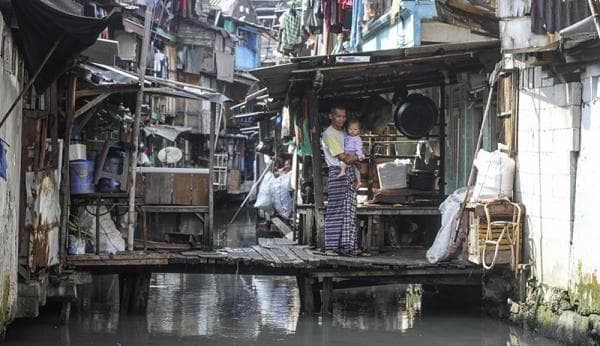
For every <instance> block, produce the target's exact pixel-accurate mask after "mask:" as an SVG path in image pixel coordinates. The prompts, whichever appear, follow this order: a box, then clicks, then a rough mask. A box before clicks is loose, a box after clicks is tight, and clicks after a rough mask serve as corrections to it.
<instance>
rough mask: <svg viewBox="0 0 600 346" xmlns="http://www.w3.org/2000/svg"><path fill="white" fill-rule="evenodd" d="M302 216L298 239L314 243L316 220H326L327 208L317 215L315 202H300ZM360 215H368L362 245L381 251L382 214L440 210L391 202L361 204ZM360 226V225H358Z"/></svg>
mask: <svg viewBox="0 0 600 346" xmlns="http://www.w3.org/2000/svg"><path fill="white" fill-rule="evenodd" d="M297 210H298V214H299V216H300V227H299V230H300V231H301V232H300V233H299V234H298V241H299V242H300V243H301V244H313V243H314V239H313V228H314V226H315V220H316V219H317V217H318V220H319V222H324V220H325V210H326V208H325V207H324V208H319V215H318V216H317V217H315V215H314V212H315V207H314V205H313V204H299V205H298V207H297ZM356 214H357V216H358V217H361V216H362V217H366V219H367V228H366V232H364V234H362V235H361V236H362V237H361V238H362V239H361V240H362V241H361V242H360V244H361V247H362V249H363V250H365V251H379V250H380V249H381V248H382V247H383V244H384V232H383V230H381V229H378V227H377V225H378V224H380V218H381V217H382V216H431V217H439V216H440V210H439V208H438V207H435V206H393V205H390V204H359V205H358V206H357V208H356ZM357 226H358V225H357ZM322 238H323V235H322V234H318V235H317V243H318V244H323V241H324V240H323V239H322Z"/></svg>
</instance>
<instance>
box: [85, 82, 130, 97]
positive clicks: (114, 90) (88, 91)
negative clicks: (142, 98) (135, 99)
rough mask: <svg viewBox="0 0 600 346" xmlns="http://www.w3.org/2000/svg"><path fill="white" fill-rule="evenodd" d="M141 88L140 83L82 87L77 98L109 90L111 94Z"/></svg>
mask: <svg viewBox="0 0 600 346" xmlns="http://www.w3.org/2000/svg"><path fill="white" fill-rule="evenodd" d="M138 90H140V87H139V86H138V85H132V86H123V87H100V88H92V89H80V90H77V93H76V96H75V97H76V98H80V97H86V96H97V95H101V94H104V93H106V92H109V93H111V94H125V93H134V92H137V91H138Z"/></svg>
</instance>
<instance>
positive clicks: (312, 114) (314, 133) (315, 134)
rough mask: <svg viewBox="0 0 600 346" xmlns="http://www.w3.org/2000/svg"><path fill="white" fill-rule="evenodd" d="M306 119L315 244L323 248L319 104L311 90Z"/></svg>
mask: <svg viewBox="0 0 600 346" xmlns="http://www.w3.org/2000/svg"><path fill="white" fill-rule="evenodd" d="M307 97H308V119H309V122H310V134H311V141H310V142H311V145H312V169H313V191H314V196H315V215H314V217H315V224H316V226H317V227H316V228H317V246H318V247H320V248H322V249H323V248H325V242H324V236H323V230H324V227H323V226H324V225H323V223H322V222H320V221H321V217H320V215H319V209H320V208H323V206H324V205H325V203H324V199H323V179H322V178H323V177H322V174H321V145H320V143H321V126H320V125H319V104H318V102H317V96H316V95H315V94H314V92H313V91H309V92H308V96H307Z"/></svg>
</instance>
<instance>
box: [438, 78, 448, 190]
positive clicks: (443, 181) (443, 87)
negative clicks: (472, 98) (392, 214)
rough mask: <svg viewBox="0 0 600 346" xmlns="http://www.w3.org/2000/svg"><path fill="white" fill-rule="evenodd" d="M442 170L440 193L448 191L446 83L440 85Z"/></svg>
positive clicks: (440, 171) (440, 173) (440, 174)
mask: <svg viewBox="0 0 600 346" xmlns="http://www.w3.org/2000/svg"><path fill="white" fill-rule="evenodd" d="M439 105H440V132H439V134H440V163H439V165H440V170H439V178H440V179H439V185H438V187H439V189H440V195H444V194H445V191H446V162H445V160H444V158H445V157H446V85H445V84H444V85H441V86H440V103H439Z"/></svg>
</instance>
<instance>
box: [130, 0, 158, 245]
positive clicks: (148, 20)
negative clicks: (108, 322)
mask: <svg viewBox="0 0 600 346" xmlns="http://www.w3.org/2000/svg"><path fill="white" fill-rule="evenodd" d="M151 27H152V0H146V14H145V17H144V38H143V40H142V49H141V57H140V65H139V83H140V89H139V90H138V92H137V100H136V104H135V119H134V121H133V138H132V140H131V143H132V147H133V152H132V156H133V157H131V159H130V160H129V161H130V162H131V164H130V167H131V169H130V171H129V173H130V178H129V186H128V189H129V215H128V220H127V221H128V225H127V250H129V251H133V241H134V239H133V237H134V230H135V229H134V225H135V180H136V170H137V158H138V147H139V145H138V141H139V137H140V120H141V117H142V103H143V102H144V78H145V76H146V59H147V56H148V46H149V43H150V28H151Z"/></svg>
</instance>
